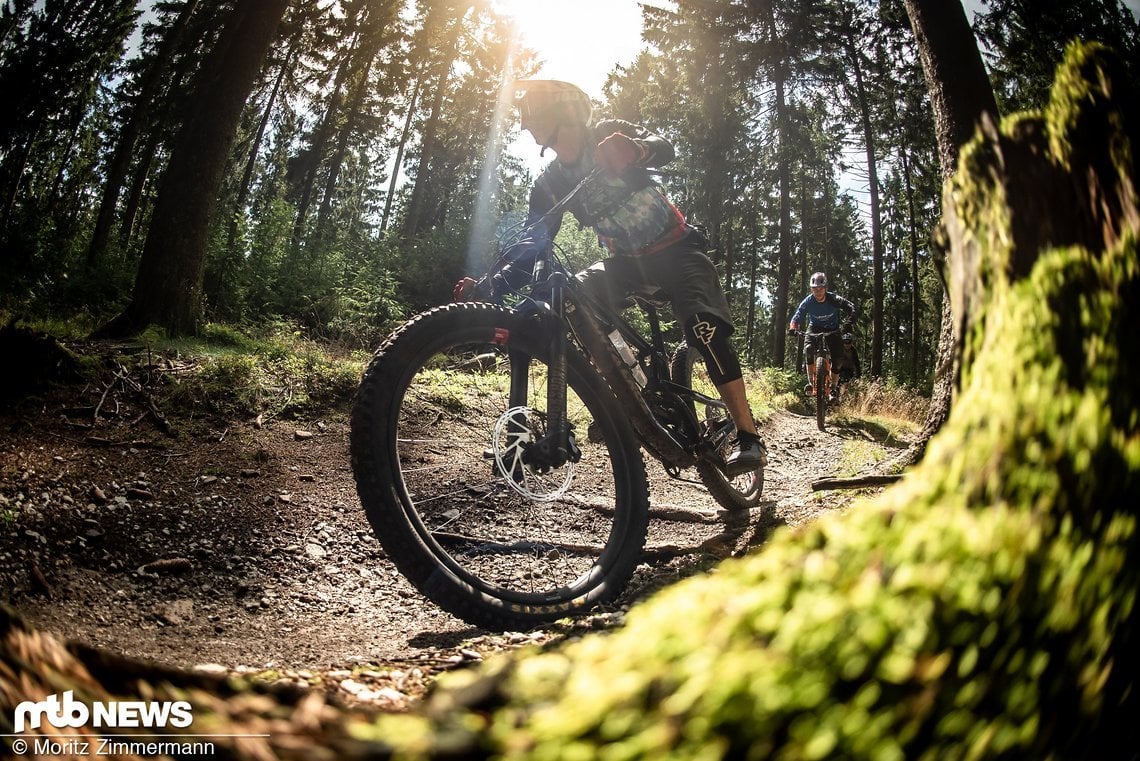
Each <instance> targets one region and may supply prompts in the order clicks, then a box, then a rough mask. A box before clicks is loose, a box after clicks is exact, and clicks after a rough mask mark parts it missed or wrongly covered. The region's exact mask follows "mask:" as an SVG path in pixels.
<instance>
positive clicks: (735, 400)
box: [716, 378, 760, 436]
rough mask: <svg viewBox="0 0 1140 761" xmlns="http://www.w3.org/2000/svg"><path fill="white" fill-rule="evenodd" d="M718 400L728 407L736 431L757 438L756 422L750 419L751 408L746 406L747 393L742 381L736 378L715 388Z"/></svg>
mask: <svg viewBox="0 0 1140 761" xmlns="http://www.w3.org/2000/svg"><path fill="white" fill-rule="evenodd" d="M716 390H717V391H718V392H719V393H720V398H721V399H723V400H724V404H725V406H726V407H728V414H729V416H730V417H731V418H732V422H733V423H735V424H736V430H738V431H744V432H746V433H751V434H753V435H754V436H759V435H760V434H759V432H758V431H757V430H756V421H755V420H754V419H753V418H752V408H751V407H750V406H749V405H748V391H747V389H746V388H745V387H744V379H743V378H737V379H736V380H734V381H729V382H728V383H722V384H721V385H719V386H717V387H716Z"/></svg>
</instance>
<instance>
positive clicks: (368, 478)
mask: <svg viewBox="0 0 1140 761" xmlns="http://www.w3.org/2000/svg"><path fill="white" fill-rule="evenodd" d="M548 347H549V338H548V333H547V330H546V329H545V328H544V327H543V325H542V323H540V322H539V321H537V319H536V318H527V317H522V316H520V315H518V314H516V313H514V312H511V311H510V310H507V309H502V308H499V307H494V306H491V305H489V304H452V305H449V306H446V307H440V308H437V309H433V310H431V311H429V312H426V313H424V314H422V315H420V316H418V317H416V318H414V319H412V320H411V321H410V322H408V323H407V324H405V325H404V326H403V327H402V328H401V329H400V330H399V331H397V332H396V333H395V334H394V335H393V336H392V337H391V338H389V339H388V341H387V342H386V343H385V344H384V346H382V347H381V349H380V350H379V351H378V352H377V354H376V356H375V357H374V358H373V360H372V362H371V364H370V365H369V367H368V369H367V370H366V371H365V374H364V378H363V380H362V382H361V385H360V388H359V390H358V392H357V397H356V401H355V403H354V406H353V413H352V436H351V450H352V467H353V473H354V475H355V477H356V484H357V491H358V493H359V495H360V500H361V502H362V503H363V505H364V509H365V512H366V513H367V516H368V520H369V522H370V523H371V524H372V528H373V531H374V532H375V534H376V536H377V538H378V539H379V541H380V543H381V545H382V546H383V547H384V549H385V551H386V552H387V554H388V555H389V557H390V558H391V559H392V561H393V562H394V563H395V564H396V567H397V568H398V569H399V570H400V572H401V573H403V574H404V576H406V577H407V578H408V579H409V580H410V581H411V582H412V584H414V585H415V586H416V588H417V589H419V591H420V592H422V593H423V594H424V595H425V596H427V597H428V598H430V599H431V600H432V601H434V602H435V603H436V604H438V605H439V606H440V607H441V608H443V609H445V610H447V611H448V612H450V613H452V614H454V615H455V616H458V617H459V618H462V619H463V620H465V621H467V622H469V623H472V624H475V625H476V626H480V627H482V628H485V629H493V630H505V629H525V628H530V627H533V626H535V625H538V624H541V623H544V622H548V621H551V620H554V619H558V618H563V617H565V616H569V615H573V614H576V613H580V612H583V611H585V610H586V609H588V608H591V607H593V606H595V605H597V604H599V603H602V602H606V601H609V600H612V599H613V598H614V597H615V596H616V595H617V594H618V593H620V592H621V590H622V589H623V588H624V587H625V585H626V583H627V582H628V581H629V578H630V576H631V575H632V573H633V570H634V568H635V567H636V565H637V563H638V562H639V560H640V558H641V551H642V548H643V546H644V543H645V536H646V530H647V525H648V499H649V497H648V484H647V482H646V477H645V465H644V462H643V461H642V459H641V452H640V449H639V448H638V445H637V443H636V440H635V439H634V438H633V435H632V432H631V431H630V428H629V425H628V423H627V421H626V419H625V417H624V416H623V415H622V414H621V412H620V410H619V409H618V408H617V403H616V400H615V399H614V397H613V394H612V392H611V391H610V390H609V388H608V387H607V386H606V385H605V382H604V381H603V380H602V379H601V377H600V376H599V375H598V374H597V372H596V371H595V370H594V369H593V368H592V367H591V366H590V365H589V363H588V362H586V360H585V359H584V358H583V357H582V356H581V355H580V354H578V353H576V352H570V356H569V357H568V359H569V367H568V370H567V376H568V383H569V390H568V392H567V407H568V411H567V412H568V418H569V420H570V422H571V424H572V430H573V432H574V433H575V434H576V439H577V443H576V446H577V447H578V448H580V452H581V456H580V458H578V459H577V461H576V462H575V461H574V458H571V459H570V460H569V461H565V462H561V463H559V462H557V461H555V462H553V463H552V462H550V461H549V459H547V460H545V461H544V460H543V458H542V457H541V455H539V454H536V453H537V452H539V451H540V450H541V448H540V447H536V446H535V442H536V441H538V440H539V439H541V438H542V437H543V436H544V435H545V434H546V433H547V430H546V423H547V420H546V385H547V384H546V379H547V377H548V368H547V364H546V361H545V358H546V356H547V354H548ZM588 428H590V429H592V430H593V432H594V433H595V438H596V439H597V440H596V441H590V440H588V439H587V436H586V431H587V429H588Z"/></svg>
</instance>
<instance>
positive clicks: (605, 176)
mask: <svg viewBox="0 0 1140 761" xmlns="http://www.w3.org/2000/svg"><path fill="white" fill-rule="evenodd" d="M517 87H518V92H517V96H516V98H515V105H516V107H517V108H518V110H519V116H520V118H521V120H522V127H523V129H525V130H527V131H528V132H530V134H531V135H532V136H533V137H534V140H535V142H536V143H538V144H539V145H540V146H541V147H542V153H540V155H543V154H545V152H546V150H547V149H548V148H549V149H550V150H552V151H554V153H555V156H556V158H555V160H554V161H552V162H551V163H550V164H549V165H548V166H547V167H546V169H545V170H544V171H543V172H542V174H541V175H540V176H539V178H538V180H537V181H536V182H535V185H534V188H533V189H532V190H531V194H530V208H529V214H528V218H527V224H528V225H531V224H535V225H536V228H535V229H534V231H533V235H534V238H535V240H534V243H535V245H534V247H533V248H532V255H531V256H527V257H525V258H523V259H516V260H515V261H514V262H513V263H510V264H508V265H507V266H505V267H504V268H503V269H501V270H500V271H499V272H498V273H495V274H494V275H493V276H492V277H491V278H490V279H488V280H487V281H484V282H477V281H475V280H473V279H471V278H464V279H462V280H460V281H459V283H458V284H456V287H455V297H456V299H457V300H458V299H462V298H466V297H467V296H468V294H469V293H472V292H474V293H475V294H476V295H479V296H481V297H489V298H496V297H497V296H499V295H501V294H502V293H504V292H506V291H508V290H510V289H512V288H516V287H518V286H520V285H522V284H523V283H525V282H528V281H529V279H530V277H531V268H532V267H533V262H534V258H535V256H537V254H538V252H539V251H543V250H545V247H549V246H551V245H552V242H553V240H554V237H555V236H556V235H557V234H558V230H559V228H560V227H561V225H562V215H561V214H558V215H556V216H555V217H553V218H549V219H546V221H545V222H543V218H544V216H545V215H546V214H547V212H549V211H550V210H551V208H553V206H554V205H555V203H556V202H557V201H558V200H559V199H560V198H563V197H564V196H566V195H567V194H568V193H569V192H570V191H571V190H572V189H574V188H575V187H576V186H577V185H578V183H579V182H581V181H582V180H583V179H584V178H585V177H586V176H587V175H589V174H590V173H591V172H592V171H593V170H594V169H595V168H599V169H601V170H602V174H601V175H600V176H599V177H598V178H597V181H596V182H595V181H592V182H591V183H590V184H589V185H588V186H587V187H585V188H583V190H582V192H581V193H579V194H578V195H577V196H576V197H575V198H574V199H573V201H572V202H571V203H570V205H569V207H568V209H567V210H568V211H569V212H570V213H571V214H573V215H574V217H575V218H576V219H577V220H578V222H579V223H580V224H582V225H584V226H588V227H592V228H594V230H595V231H596V232H597V234H598V237H599V239H600V241H601V242H602V244H603V245H604V246H605V247H606V249H607V250H608V251H609V253H610V256H609V257H608V258H606V259H605V260H603V261H601V262H598V263H597V264H594V265H593V266H591V267H589V268H587V269H586V270H585V271H583V272H581V273H579V274H578V275H577V278H578V279H579V280H580V281H581V282H582V283H583V284H584V285H585V287H586V288H588V289H589V290H590V292H591V293H593V294H594V295H595V296H597V297H598V298H600V299H603V300H604V301H605V302H606V303H608V304H610V305H612V306H613V307H614V308H615V309H619V310H620V308H621V306H622V305H623V304H624V302H625V300H626V298H627V296H628V294H630V293H651V292H655V291H660V292H663V293H665V294H666V296H667V297H668V298H669V300H670V302H671V305H672V308H673V312H674V314H675V315H676V317H677V320H678V321H679V322H680V323H681V325H682V326H683V327H684V332H685V337H686V339H687V341H688V344H689V346H691V347H693V348H695V349H696V350H697V351H698V352H700V354H701V356H702V357H703V358H704V360H705V365H706V366H707V368H708V373H709V377H710V379H711V380H712V381H713V383H714V385H716V387H717V390H718V392H719V393H720V396H721V398H722V399H723V400H724V403H725V405H726V407H727V408H728V413H729V415H730V416H731V417H732V421H733V423H734V424H735V425H736V430H737V436H736V440H735V442H734V443H733V448H732V452H731V453H730V454H729V456H728V457H727V458H726V466H725V471H726V474H727V475H729V476H737V475H741V474H743V473H748V472H750V471H753V470H756V469H757V468H759V467H762V466H763V465H765V464H766V463H767V455H766V452H765V448H764V443H763V441H762V440H761V439H760V436H759V434H758V433H757V431H756V424H755V421H754V420H753V418H752V411H751V409H750V407H749V405H748V398H747V394H746V391H745V386H744V380H743V376H742V372H741V367H740V361H739V359H738V358H737V355H736V352H735V350H734V349H733V347H732V345H731V344H730V343H729V341H728V337H729V335H730V334H731V333H732V331H733V325H732V315H731V314H730V312H729V309H728V301H727V300H726V299H725V296H724V291H723V290H722V289H721V287H720V280H719V278H718V277H717V273H716V269H715V268H714V267H713V264H712V262H711V261H710V260H709V258H708V256H706V254H705V246H706V245H707V240H706V239H705V237H704V235H702V234H701V233H700V232H699V231H698V230H697V229H696V228H694V227H693V226H692V225H689V224H688V223H687V222H686V221H685V217H684V215H682V214H681V212H680V211H678V210H677V208H676V207H675V206H674V205H673V204H672V203H670V201H669V199H668V198H666V197H665V195H664V194H663V193H662V191H661V188H660V187H658V185H657V184H655V183H654V182H653V181H652V179H651V178H650V176H649V174H648V172H646V168H647V167H661V166H663V165H665V164H666V163H668V162H669V161H671V160H672V159H673V157H674V151H673V146H672V145H670V144H669V142H668V141H666V140H665V139H663V138H661V137H659V136H657V135H654V134H652V133H651V132H650V131H649V130H647V129H646V128H645V127H642V126H640V125H637V124H633V123H632V122H628V121H624V120H621V119H602V120H599V121H597V122H596V123H593V124H591V123H590V116H591V110H592V109H591V105H590V99H589V97H588V96H587V95H586V93H585V92H583V91H582V90H581V89H579V88H578V87H576V86H575V85H572V84H570V83H568V82H559V81H557V80H549V79H546V80H523V81H520V82H518V83H517Z"/></svg>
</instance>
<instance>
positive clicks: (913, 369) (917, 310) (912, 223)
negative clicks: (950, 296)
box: [899, 148, 922, 384]
mask: <svg viewBox="0 0 1140 761" xmlns="http://www.w3.org/2000/svg"><path fill="white" fill-rule="evenodd" d="M899 154H900V158H901V159H902V162H901V163H902V170H903V182H904V184H905V188H906V190H905V192H906V210H907V234H908V240H909V242H910V282H911V288H910V324H909V325H908V326H907V327H908V331H907V332H908V333H909V335H910V382H911V383H914V384H917V383H918V356H919V347H918V343H919V332H918V324H919V318H920V317H921V313H922V294H921V292H920V290H919V282H918V229H917V228H918V222H917V220H916V218H915V210H914V186H913V182H912V180H911V173H910V158H909V156H908V155H907V152H906V148H900V149H899Z"/></svg>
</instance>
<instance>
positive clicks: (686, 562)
mask: <svg viewBox="0 0 1140 761" xmlns="http://www.w3.org/2000/svg"><path fill="white" fill-rule="evenodd" d="M804 411H805V412H806V410H804ZM166 415H167V413H166V412H165V411H163V410H160V409H157V408H155V406H154V404H153V400H151V399H149V398H148V397H147V396H146V393H145V389H142V388H140V387H138V386H137V384H131V383H126V382H124V379H123V378H122V377H119V378H118V379H117V381H114V382H112V383H108V384H105V385H102V386H100V385H99V384H95V383H90V382H88V383H77V384H62V385H59V384H56V385H53V386H52V387H51V388H50V389H48V390H42V389H41V390H38V391H37V392H36V393H35V394H34V395H31V396H29V395H24V396H22V397H20V398H19V399H18V400H17V401H16V402H15V403H5V404H4V405H3V408H2V409H0V602H7V603H8V604H10V605H11V606H13V607H14V608H15V609H16V610H17V611H18V612H19V613H20V614H21V615H23V616H24V617H25V618H26V619H28V620H29V621H30V622H31V623H32V624H34V625H35V626H37V627H39V628H42V629H45V630H47V631H50V632H53V633H55V634H56V635H58V636H60V637H62V638H64V639H67V640H71V641H74V642H79V643H83V644H86V645H89V646H93V647H96V648H100V649H104V650H107V651H111V652H113V653H118V654H120V655H122V656H125V657H127V658H132V659H142V660H148V661H154V662H157V663H161V664H165V665H169V666H174V667H178V668H196V669H201V670H204V671H208V672H214V673H239V674H246V675H251V676H253V677H257V678H264V679H266V680H269V681H271V682H281V683H291V684H301V685H312V686H317V687H319V688H322V689H325V690H327V691H328V692H329V693H330V694H333V695H335V696H336V697H337V698H338V699H340V700H343V701H347V702H350V703H353V702H356V703H368V704H373V705H377V706H378V707H382V708H391V709H400V708H403V707H405V706H406V705H407V704H408V703H409V702H412V701H414V700H415V699H416V698H418V697H419V696H421V695H422V694H423V692H424V690H425V689H426V687H427V685H428V684H430V682H431V679H432V678H433V676H434V675H436V674H438V673H440V672H441V671H445V670H449V669H452V668H456V667H461V666H463V665H465V664H470V663H472V662H477V661H479V660H482V659H484V658H485V657H487V655H488V654H490V653H492V652H495V651H499V650H503V649H509V648H513V647H517V646H520V645H524V644H527V643H544V642H548V641H551V640H556V639H559V638H565V637H571V636H576V635H578V634H580V633H581V632H583V631H586V630H590V629H598V628H605V627H609V626H613V625H616V624H618V623H620V620H621V617H622V613H623V611H624V610H626V609H628V606H629V605H631V604H633V603H634V602H636V601H637V600H639V599H642V598H645V597H646V596H648V595H649V594H651V593H652V591H653V590H655V589H658V588H660V587H661V586H664V585H667V584H670V583H673V582H675V581H677V580H678V579H681V578H683V577H685V576H689V575H692V574H694V573H700V572H703V571H705V570H707V569H708V568H710V567H711V566H712V565H713V564H715V563H716V562H717V561H718V560H720V559H723V558H725V557H728V556H731V555H740V554H743V553H745V552H749V551H753V552H763V545H764V543H765V541H766V540H767V539H768V537H769V536H770V535H771V532H772V531H773V530H774V529H775V528H776V527H778V526H781V525H789V526H796V525H800V524H803V523H805V522H807V521H811V520H812V519H814V518H816V517H817V516H819V515H821V514H823V513H826V512H829V511H838V510H844V509H846V508H848V507H849V506H850V505H851V503H852V502H853V500H854V499H855V498H856V497H857V496H859V495H860V494H866V493H869V491H871V490H868V489H863V490H859V491H850V490H848V491H834V490H832V491H828V490H822V491H813V489H812V483H813V482H814V481H816V480H818V479H821V478H827V477H834V476H852V475H856V474H869V473H874V472H877V471H878V470H879V468H880V466H881V465H882V463H883V462H885V461H887V460H889V459H891V458H893V457H894V456H895V455H897V454H899V453H900V452H901V451H902V450H903V449H904V448H905V447H906V446H907V443H908V442H907V441H905V440H903V438H901V437H900V434H898V433H897V432H893V433H888V432H887V431H886V430H885V429H883V428H882V427H880V426H878V425H876V424H874V423H872V422H869V421H867V420H865V419H862V418H859V417H856V416H853V415H844V413H843V410H842V408H841V409H840V410H839V411H838V412H837V414H836V415H835V416H834V419H833V420H831V421H830V424H829V426H828V430H827V431H824V432H821V431H819V430H817V428H816V425H815V419H814V417H811V416H807V415H804V414H798V413H797V412H795V411H778V412H776V413H774V414H772V415H771V416H770V417H769V418H768V419H766V420H765V421H764V422H763V424H762V433H763V435H764V438H765V440H766V442H767V445H768V453H769V466H768V468H767V480H766V484H765V488H764V500H763V502H762V503H761V505H760V506H759V507H757V508H755V509H753V510H751V511H747V512H745V513H743V514H741V513H728V512H725V511H723V510H720V509H719V508H718V507H717V505H716V504H715V503H714V502H713V500H712V499H711V498H710V497H709V496H708V494H707V493H706V492H705V491H704V489H703V488H702V487H700V486H699V485H695V484H692V483H687V482H684V481H678V480H674V479H671V478H670V477H669V476H668V475H667V474H666V473H665V472H664V470H663V469H662V468H661V467H660V466H659V465H658V464H656V463H655V462H653V461H652V460H649V459H648V458H647V469H648V471H649V474H650V493H651V501H652V505H653V507H654V508H665V509H663V510H654V511H653V512H654V513H660V514H661V515H664V516H666V517H665V518H662V519H658V518H654V519H653V520H652V521H651V528H650V538H649V548H650V550H652V549H653V548H654V547H655V546H656V547H670V550H669V551H668V552H656V553H655V552H652V551H651V552H648V553H647V556H646V561H645V562H643V563H642V565H641V566H640V567H639V568H638V570H637V572H636V573H635V576H634V579H633V581H632V583H631V584H630V585H629V587H628V589H627V590H626V592H625V593H624V594H623V595H622V596H621V598H620V599H619V600H618V601H617V603H616V604H615V605H613V606H611V607H609V608H606V609H603V610H600V611H598V612H597V613H596V614H593V615H591V616H588V617H586V618H585V619H581V620H578V621H574V622H568V623H560V624H557V625H555V626H551V627H548V628H546V629H544V630H542V631H532V632H522V633H508V634H499V633H490V632H485V631H481V630H479V629H475V628H472V627H470V626H468V625H467V624H464V623H463V622H462V621H459V620H457V619H455V618H452V617H451V616H450V615H448V614H446V613H444V612H442V611H441V610H439V609H438V608H436V607H435V606H434V605H433V604H431V603H429V602H427V601H426V600H425V599H424V598H423V597H421V596H420V595H419V593H418V592H416V590H415V589H413V588H412V586H411V585H410V584H409V583H408V582H407V581H406V580H405V579H404V578H403V577H402V576H400V575H399V574H398V573H397V572H396V570H395V569H394V567H393V566H392V564H391V562H390V561H389V560H388V559H387V558H386V556H385V554H384V552H383V550H382V549H381V547H380V545H379V544H378V542H377V541H376V540H375V538H374V537H373V535H372V532H371V530H370V527H369V525H368V523H367V521H366V519H365V517H364V515H363V511H362V510H361V508H360V504H359V501H358V500H357V497H356V492H355V486H354V483H353V478H352V473H351V469H350V465H349V458H348V451H347V450H348V405H347V403H346V404H344V405H343V408H336V409H331V410H327V411H326V412H324V413H322V414H321V415H320V416H319V417H314V418H311V419H305V420H295V419H294V420H282V419H271V420H268V421H266V420H247V419H225V418H219V417H217V416H197V417H196V416H193V415H186V416H184V417H179V416H178V415H177V414H175V413H174V412H173V411H172V412H171V413H170V417H167V416H166ZM475 456H476V457H478V456H479V455H478V454H476V455H475ZM688 475H689V476H690V477H695V476H694V475H693V474H692V473H690V474H688ZM668 508H680V509H682V510H684V511H685V512H686V513H687V514H689V515H690V516H691V515H696V516H697V517H698V520H697V521H696V529H694V525H693V521H692V520H691V519H690V521H689V524H688V525H687V526H686V528H685V532H686V539H685V542H684V543H683V544H682V545H680V546H677V545H676V543H671V536H670V528H669V521H668V518H667V516H668V515H669V509H668ZM694 530H695V531H696V532H697V533H698V534H699V535H698V536H696V537H695V540H694V536H693V532H694Z"/></svg>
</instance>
